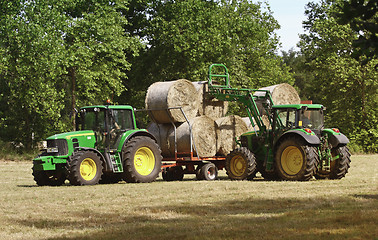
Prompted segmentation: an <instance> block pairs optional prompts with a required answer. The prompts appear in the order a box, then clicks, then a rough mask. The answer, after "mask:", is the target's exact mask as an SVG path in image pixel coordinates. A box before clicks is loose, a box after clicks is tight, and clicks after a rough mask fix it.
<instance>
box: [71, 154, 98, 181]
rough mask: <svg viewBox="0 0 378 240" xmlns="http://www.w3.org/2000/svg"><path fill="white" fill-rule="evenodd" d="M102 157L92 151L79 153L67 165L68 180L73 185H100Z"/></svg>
mask: <svg viewBox="0 0 378 240" xmlns="http://www.w3.org/2000/svg"><path fill="white" fill-rule="evenodd" d="M102 168H103V166H102V161H101V158H100V156H99V155H98V154H97V153H95V152H92V151H77V152H75V153H74V155H73V156H72V158H71V160H70V161H68V163H67V172H68V179H69V180H70V183H71V184H72V185H77V186H81V185H95V184H98V183H99V181H100V179H101V175H102Z"/></svg>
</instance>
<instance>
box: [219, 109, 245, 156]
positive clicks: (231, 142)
mask: <svg viewBox="0 0 378 240" xmlns="http://www.w3.org/2000/svg"><path fill="white" fill-rule="evenodd" d="M215 122H216V123H217V125H218V128H219V136H218V141H219V142H220V147H219V150H218V154H220V155H224V156H226V155H227V154H229V153H230V152H231V151H232V150H233V149H235V148H236V142H235V138H238V137H239V136H240V135H241V134H243V133H245V132H247V131H248V127H247V124H246V123H245V122H244V121H243V119H242V118H241V117H239V116H236V115H231V116H227V117H223V118H219V119H217V120H216V121H215Z"/></svg>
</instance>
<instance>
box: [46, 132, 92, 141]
mask: <svg viewBox="0 0 378 240" xmlns="http://www.w3.org/2000/svg"><path fill="white" fill-rule="evenodd" d="M94 136H95V134H94V132H93V131H90V130H86V131H75V132H66V133H59V134H55V135H53V136H50V137H48V138H47V140H54V139H66V140H71V141H72V139H74V138H77V139H87V140H90V139H93V140H95V138H94Z"/></svg>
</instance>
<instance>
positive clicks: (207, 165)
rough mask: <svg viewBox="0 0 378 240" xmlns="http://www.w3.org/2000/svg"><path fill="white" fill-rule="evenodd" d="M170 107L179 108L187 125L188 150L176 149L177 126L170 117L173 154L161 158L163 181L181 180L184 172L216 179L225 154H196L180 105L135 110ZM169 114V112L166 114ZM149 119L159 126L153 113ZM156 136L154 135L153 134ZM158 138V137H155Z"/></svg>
mask: <svg viewBox="0 0 378 240" xmlns="http://www.w3.org/2000/svg"><path fill="white" fill-rule="evenodd" d="M172 109H178V110H180V112H181V114H182V115H183V116H184V118H185V121H186V123H187V124H188V126H189V138H190V139H189V142H190V151H186V152H179V151H178V150H177V149H178V148H177V126H176V124H175V123H174V121H173V120H172V119H170V124H171V126H172V128H173V135H174V154H172V156H164V155H163V159H162V177H163V179H164V180H165V181H181V180H183V178H184V175H185V174H195V175H196V179H197V180H208V181H212V180H216V179H217V178H218V171H219V170H223V169H224V168H225V161H226V157H225V156H211V157H200V156H198V155H197V154H195V153H196V152H197V150H196V149H197V147H196V143H195V141H194V139H193V134H192V126H191V123H190V121H189V119H188V118H187V115H186V114H185V112H184V110H183V108H182V107H170V108H165V109H138V110H136V112H141V111H146V112H151V111H167V112H168V111H169V110H172ZM167 115H169V114H167ZM149 116H150V119H151V120H152V121H153V122H154V123H156V124H157V126H159V124H158V123H157V121H156V120H155V119H154V117H153V114H149ZM155 137H156V136H155ZM156 138H157V139H158V137H156Z"/></svg>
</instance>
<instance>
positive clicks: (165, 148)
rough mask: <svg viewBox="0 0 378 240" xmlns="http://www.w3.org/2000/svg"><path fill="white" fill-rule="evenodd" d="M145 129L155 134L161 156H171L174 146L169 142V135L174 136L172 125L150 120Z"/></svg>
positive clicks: (173, 153)
mask: <svg viewBox="0 0 378 240" xmlns="http://www.w3.org/2000/svg"><path fill="white" fill-rule="evenodd" d="M147 131H148V132H150V133H151V134H152V135H154V136H155V138H156V140H157V143H158V144H159V146H160V148H161V154H162V155H163V157H172V156H174V155H175V146H174V145H173V146H171V145H170V144H169V136H170V135H172V136H174V127H173V126H172V124H158V123H155V122H150V123H149V124H148V126H147ZM173 144H174V143H173Z"/></svg>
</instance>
